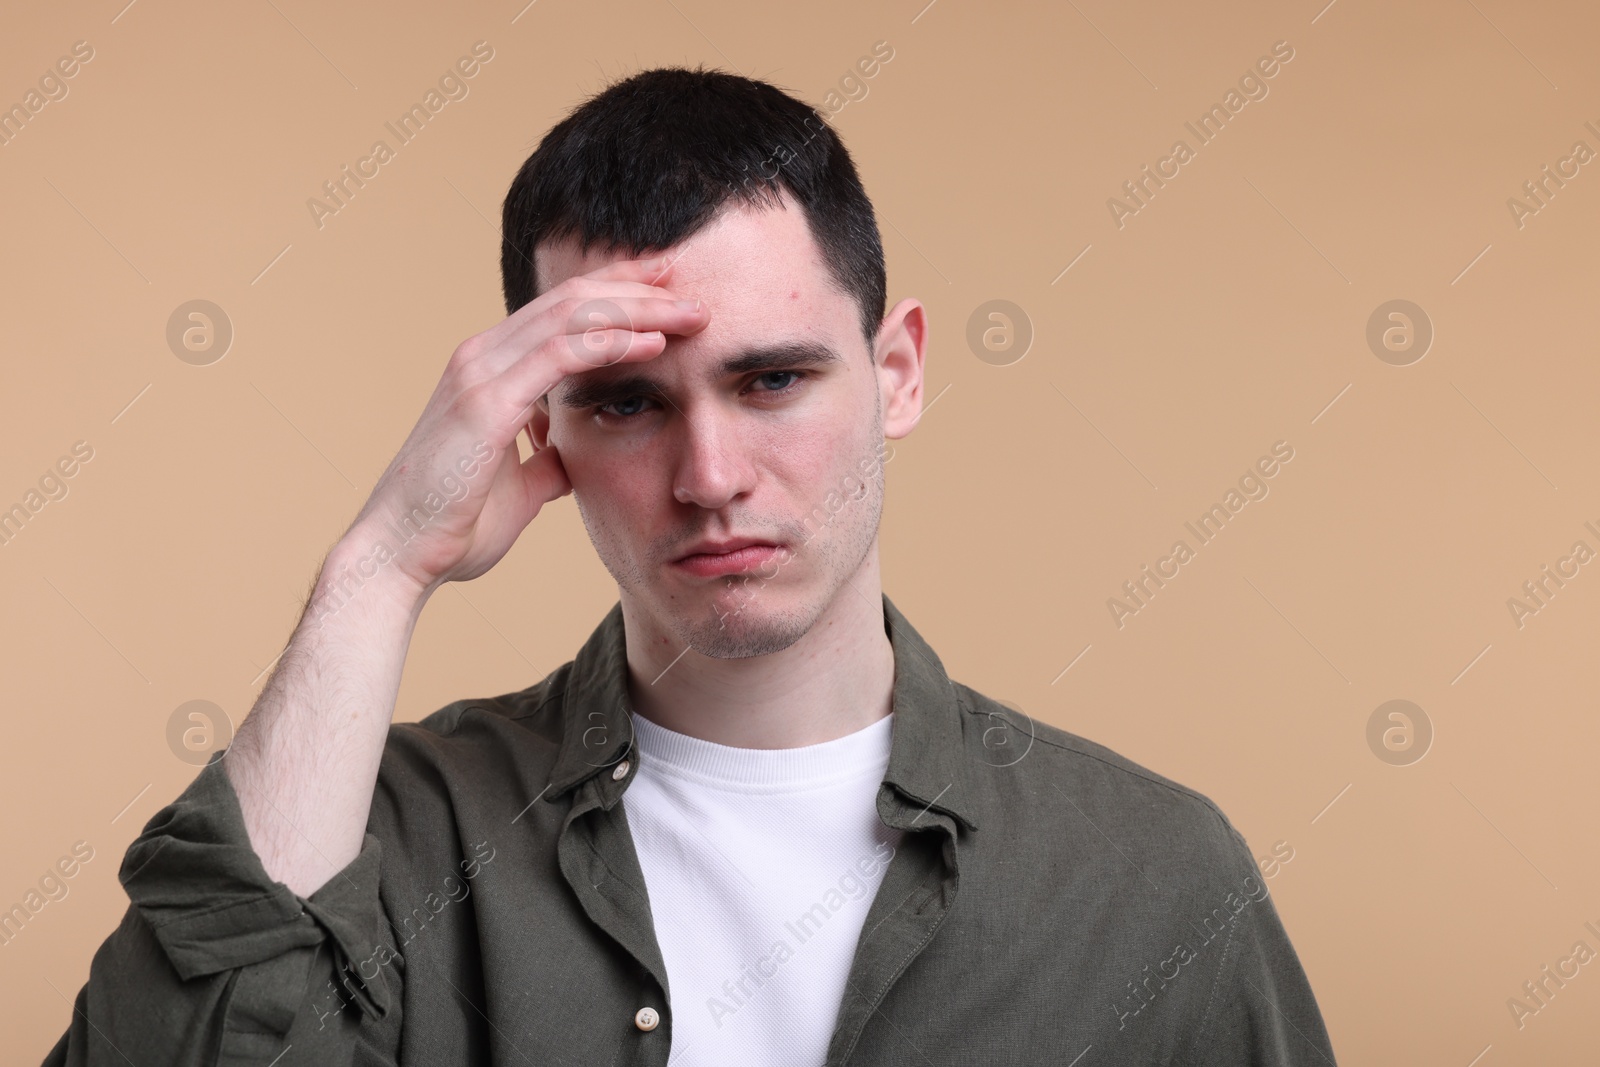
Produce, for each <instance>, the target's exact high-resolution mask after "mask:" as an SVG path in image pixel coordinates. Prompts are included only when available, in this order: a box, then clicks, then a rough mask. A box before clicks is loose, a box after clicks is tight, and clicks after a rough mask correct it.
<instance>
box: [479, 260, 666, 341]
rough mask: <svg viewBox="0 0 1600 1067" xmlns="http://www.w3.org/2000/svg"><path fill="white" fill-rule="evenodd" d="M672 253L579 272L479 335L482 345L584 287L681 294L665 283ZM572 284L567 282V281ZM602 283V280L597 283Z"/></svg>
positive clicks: (590, 292) (601, 291)
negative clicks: (580, 273) (583, 272)
mask: <svg viewBox="0 0 1600 1067" xmlns="http://www.w3.org/2000/svg"><path fill="white" fill-rule="evenodd" d="M675 262H676V257H673V256H649V257H644V258H641V259H619V260H616V261H614V262H611V263H607V264H606V265H604V266H602V267H598V268H596V269H595V270H593V271H590V272H589V273H588V274H582V275H578V276H576V277H575V278H572V279H568V280H567V281H566V282H562V283H561V284H559V285H554V286H551V287H550V288H548V289H546V290H545V291H544V292H543V293H540V294H539V295H538V296H536V297H534V298H533V299H532V300H530V301H528V302H527V303H526V304H523V305H522V306H521V307H519V308H518V309H517V310H515V311H513V312H512V313H511V314H509V315H507V316H506V317H505V318H503V319H501V320H500V321H499V322H497V323H495V324H494V325H493V326H491V327H489V328H488V329H487V330H484V331H483V332H482V333H481V334H479V335H478V337H479V339H480V340H481V341H482V342H483V347H484V348H485V349H488V350H492V349H494V348H495V347H497V346H499V345H500V344H501V343H502V342H503V341H504V340H505V338H506V337H508V336H509V335H511V334H513V333H516V332H517V331H518V330H520V329H522V328H523V327H524V326H526V325H527V324H528V323H530V322H532V321H534V320H536V319H538V318H539V317H540V316H542V315H543V314H544V312H545V311H546V310H547V309H549V308H550V306H551V305H552V304H556V303H559V302H560V301H562V300H565V299H568V298H570V297H572V296H574V295H578V294H577V293H576V292H575V291H576V290H582V296H581V298H582V299H594V298H601V297H603V296H609V295H611V294H612V293H615V295H617V296H637V297H663V296H664V297H667V298H670V299H677V298H678V297H680V296H681V295H682V294H680V293H677V292H674V291H673V290H671V289H668V288H667V287H666V284H665V283H666V281H667V280H668V279H670V277H671V275H672V265H673V263H675ZM569 282H570V283H573V284H568V283H569ZM596 283H600V284H596Z"/></svg>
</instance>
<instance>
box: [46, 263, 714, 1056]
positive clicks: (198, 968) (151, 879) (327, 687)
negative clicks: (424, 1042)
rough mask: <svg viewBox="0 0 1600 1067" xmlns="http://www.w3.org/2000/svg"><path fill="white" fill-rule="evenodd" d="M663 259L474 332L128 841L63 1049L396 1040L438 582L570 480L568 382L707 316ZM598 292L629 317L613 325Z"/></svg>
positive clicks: (484, 556)
mask: <svg viewBox="0 0 1600 1067" xmlns="http://www.w3.org/2000/svg"><path fill="white" fill-rule="evenodd" d="M665 273H666V270H665V267H664V265H663V263H662V262H661V261H658V260H619V261H615V262H612V263H609V264H607V265H605V266H603V267H601V268H599V269H598V270H595V271H592V272H590V273H589V274H586V275H580V276H577V277H574V278H570V279H568V280H566V281H564V282H562V283H561V284H560V285H557V286H555V287H554V288H553V289H551V290H550V291H548V292H547V293H545V294H543V295H542V296H540V297H539V298H537V299H535V300H534V301H532V302H531V303H529V304H527V305H525V306H524V307H522V308H519V309H518V310H517V311H516V312H514V313H512V314H511V315H510V316H508V317H507V318H506V319H504V320H503V321H501V322H500V323H498V324H496V325H495V326H494V327H492V328H490V329H489V330H486V331H484V332H483V333H481V334H477V335H475V336H473V337H471V338H468V339H467V340H466V341H464V342H462V343H461V345H459V346H458V347H457V349H456V351H455V352H454V353H453V354H452V356H451V358H450V361H449V363H448V365H447V366H446V368H445V371H444V375H443V377H442V378H441V379H440V382H439V384H438V386H437V387H436V388H435V390H434V393H433V395H432V396H431V397H430V398H429V400H428V404H427V406H426V407H425V408H424V410H423V412H422V415H421V417H420V418H419V419H418V421H417V424H416V426H415V427H414V428H413V429H412V431H411V434H410V435H409V436H408V437H407V439H406V441H405V443H404V444H403V445H402V446H401V448H400V450H399V452H398V454H397V455H396V456H395V458H394V460H393V461H392V462H391V463H390V464H389V467H388V468H387V469H386V470H385V471H384V473H383V474H382V475H381V476H380V477H379V479H378V483H377V486H376V487H375V488H374V490H373V493H372V496H371V497H370V498H369V499H368V501H367V503H366V505H365V506H364V507H363V508H362V510H361V512H360V513H359V514H358V515H357V516H356V519H355V521H354V522H353V523H352V525H351V527H350V529H349V531H347V532H346V534H345V536H344V537H342V538H341V539H340V541H339V543H338V544H337V545H335V547H334V549H333V551H331V552H330V553H329V555H328V559H327V560H326V565H325V566H324V568H323V570H322V573H321V574H320V575H319V576H318V579H317V582H316V584H315V586H314V587H313V591H312V595H311V597H310V598H309V599H308V601H307V605H306V610H305V612H304V614H303V615H302V617H301V619H300V622H299V624H298V625H297V626H296V629H295V632H294V635H293V637H292V638H291V639H290V641H289V644H288V646H287V647H286V648H285V649H284V652H283V655H282V657H281V658H280V661H279V663H278V665H277V668H276V669H275V670H274V672H273V675H272V677H271V678H270V679H269V680H268V682H267V685H266V686H265V688H264V689H263V690H262V693H261V696H260V697H259V699H258V700H257V701H256V704H255V707H254V708H252V709H251V712H250V714H249V716H247V717H246V719H245V721H244V723H243V724H242V725H241V726H240V728H239V732H238V735H237V736H236V737H235V739H234V742H233V744H232V746H231V747H230V748H229V749H228V751H227V752H226V754H225V756H224V758H222V759H216V760H213V761H212V762H211V763H210V764H208V765H207V766H206V768H205V769H204V770H203V771H202V772H201V773H200V775H199V776H198V777H197V778H196V779H195V781H194V782H193V783H192V784H191V785H190V786H189V788H188V789H186V790H185V791H184V793H183V794H182V795H181V796H179V798H178V799H177V800H176V801H175V802H174V803H173V804H171V805H169V806H168V807H167V808H165V809H163V810H162V811H161V812H159V813H157V815H156V816H155V817H154V818H152V819H151V820H150V822H149V823H148V824H147V825H146V826H145V828H144V831H143V833H142V834H141V835H140V837H139V838H138V839H137V840H135V841H134V843H133V844H132V845H131V846H129V849H128V852H127V855H126V858H125V860H124V862H123V865H122V870H121V873H120V877H121V880H122V884H123V886H124V888H125V889H126V890H127V892H128V896H129V900H130V906H129V909H128V912H127V914H126V915H125V917H124V919H123V922H122V925H121V926H119V927H118V928H117V930H116V931H115V932H113V933H112V935H111V936H110V937H109V938H107V940H106V941H105V943H104V944H102V945H101V947H100V949H99V951H98V952H97V953H96V955H95V957H94V961H93V963H92V965H91V967H90V972H89V981H88V984H87V985H86V986H85V987H84V989H83V991H82V992H80V993H79V995H78V998H77V1002H76V1004H75V1005H74V1010H73V1015H72V1022H71V1025H70V1028H69V1029H68V1031H67V1033H66V1034H65V1035H64V1036H63V1037H62V1039H61V1041H60V1042H59V1043H58V1044H57V1045H56V1047H55V1048H54V1049H53V1050H52V1051H51V1053H50V1055H49V1058H48V1059H47V1060H46V1064H47V1067H48V1065H62V1067H65V1065H74V1067H84V1065H89V1064H95V1065H99V1064H124V1063H128V1062H130V1060H131V1062H133V1063H136V1064H144V1063H160V1064H162V1065H163V1067H186V1065H191V1064H193V1065H198V1064H212V1063H229V1064H232V1063H257V1062H259V1063H261V1064H263V1065H266V1064H271V1063H274V1061H275V1060H276V1058H277V1057H278V1056H280V1055H282V1056H283V1058H282V1059H281V1060H277V1065H276V1067H291V1065H293V1064H295V1063H315V1064H318V1065H325V1064H341V1063H344V1064H347V1063H349V1062H350V1061H351V1058H352V1056H353V1055H354V1052H355V1049H356V1047H357V1041H358V1036H363V1037H366V1038H372V1037H373V1036H374V1029H373V1028H368V1029H367V1030H364V1031H363V1032H362V1034H361V1035H358V1033H357V1030H358V1027H359V1026H360V1025H361V1024H362V1023H363V1021H364V1020H366V1019H371V1020H382V1021H383V1025H382V1027H381V1028H378V1029H377V1030H376V1037H377V1039H378V1040H379V1041H380V1042H384V1044H383V1045H382V1046H381V1047H377V1048H373V1047H371V1046H370V1045H369V1051H371V1052H373V1053H374V1054H375V1055H379V1056H384V1055H390V1056H392V1052H389V1051H387V1050H390V1049H392V1048H393V1047H394V1044H393V1042H395V1041H397V1040H398V1038H397V1035H398V1022H397V1013H398V1009H399V1003H400V1000H399V995H398V994H399V983H400V978H399V972H400V970H401V968H400V967H399V966H398V965H396V966H388V965H385V964H386V963H387V961H388V959H389V956H388V949H389V948H390V947H391V946H392V945H393V941H392V939H391V937H390V933H389V930H388V929H387V924H386V923H385V922H384V917H383V911H382V904H381V901H380V898H379V892H378V884H379V881H378V876H379V859H380V851H381V843H380V842H379V841H378V839H377V838H376V837H373V836H371V835H370V834H367V833H366V826H367V822H368V818H369V815H370V812H371V807H372V796H373V790H374V787H375V784H376V781H377V774H378V766H379V762H380V760H381V757H382V755H383V750H384V744H385V741H386V738H387V736H388V731H389V726H390V721H391V719H392V717H393V714H394V706H395V698H396V694H397V692H398V690H399V685H400V677H401V672H402V670H403V669H404V664H405V657H406V651H407V648H408V646H409V644H410V639H411V634H412V631H413V629H414V628H415V625H416V621H417V619H418V617H419V616H420V614H421V611H422V607H423V605H424V604H425V603H426V601H427V599H428V597H429V596H431V595H432V593H433V591H434V590H435V589H437V588H438V587H439V586H440V585H442V584H444V583H445V582H447V581H467V580H470V579H472V578H476V577H478V576H479V575H481V574H483V573H485V572H486V571H488V570H489V569H490V568H491V567H493V566H494V565H495V563H497V562H499V560H500V559H501V558H502V557H503V556H504V555H505V553H506V552H507V551H508V550H509V549H510V547H511V545H512V544H513V543H514V542H515V541H516V539H517V537H518V536H519V534H520V533H521V532H522V530H523V529H524V528H526V527H527V525H528V523H529V522H531V521H532V520H533V518H534V517H535V516H536V515H537V514H538V513H539V510H540V509H541V508H542V507H543V506H544V505H545V504H546V503H548V502H549V501H551V500H554V499H556V498H557V497H559V496H562V495H564V494H565V493H567V492H570V491H571V488H572V486H571V483H570V482H569V481H568V480H567V477H566V472H565V470H564V468H563V467H562V465H561V461H560V457H559V455H558V454H557V452H556V449H555V448H554V447H550V446H544V447H541V445H543V444H544V439H545V431H546V429H547V427H548V420H549V412H548V408H547V406H545V404H544V403H541V399H542V398H543V397H544V395H545V394H546V393H547V392H548V391H549V389H550V388H551V387H552V386H554V385H555V384H556V383H557V382H559V381H561V380H562V379H563V378H565V377H567V376H568V375H570V374H581V373H584V372H585V371H591V370H594V369H596V368H597V367H600V366H605V365H608V364H611V363H616V362H622V361H640V360H645V359H651V358H654V357H655V356H656V355H659V354H660V352H661V351H662V349H663V348H664V347H665V337H664V334H666V333H689V332H693V331H694V330H697V329H699V328H701V327H702V326H703V325H704V323H705V321H706V316H705V313H704V312H703V311H701V310H699V309H685V308H682V307H679V306H678V304H677V302H676V299H675V297H676V294H675V293H673V292H672V291H670V290H668V289H665V288H664V287H658V286H657V285H656V284H655V283H656V282H657V281H659V280H660V278H661V277H662V276H663V275H664V274H665ZM594 302H600V303H601V305H602V306H604V307H607V308H619V309H621V310H622V311H623V313H624V315H625V316H626V320H625V321H623V322H619V323H615V324H614V327H615V328H612V329H599V328H597V327H596V326H595V323H594V322H592V321H591V320H590V318H589V317H587V316H585V315H584V314H583V312H584V310H585V308H586V307H593V306H595V303H594ZM530 417H531V421H530ZM525 427H526V428H527V429H528V431H529V437H530V440H531V441H532V442H533V443H534V447H535V451H534V454H533V455H532V456H530V457H529V458H528V459H527V461H525V462H523V461H521V460H520V459H519V457H518V453H517V448H516V438H517V436H518V434H519V433H520V432H521V431H522V430H523V429H524V428H525Z"/></svg>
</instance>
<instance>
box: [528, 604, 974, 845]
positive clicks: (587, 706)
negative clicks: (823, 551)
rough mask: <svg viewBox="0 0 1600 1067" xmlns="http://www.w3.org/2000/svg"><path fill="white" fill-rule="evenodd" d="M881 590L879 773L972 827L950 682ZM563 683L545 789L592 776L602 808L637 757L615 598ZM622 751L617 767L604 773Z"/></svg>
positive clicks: (561, 790)
mask: <svg viewBox="0 0 1600 1067" xmlns="http://www.w3.org/2000/svg"><path fill="white" fill-rule="evenodd" d="M882 596H883V616H884V630H885V632H886V633H887V634H888V635H889V643H890V645H891V647H892V648H893V650H894V698H893V711H894V726H893V727H892V728H891V740H890V744H889V766H888V769H887V770H886V771H885V772H884V776H883V780H884V782H885V783H886V784H888V785H890V786H892V787H894V788H895V789H896V790H898V791H899V792H900V793H901V794H903V795H904V796H905V798H906V799H907V800H908V801H913V802H915V803H916V804H917V805H919V806H925V807H923V810H927V809H930V808H931V809H934V810H937V811H942V812H945V813H946V814H948V815H950V816H952V817H953V818H955V819H957V820H959V821H960V822H961V823H962V824H964V825H965V826H966V827H967V828H968V829H969V830H976V829H977V828H978V824H977V823H976V822H975V821H974V815H975V810H974V797H973V794H972V788H971V784H970V782H969V781H968V776H967V760H966V758H965V751H966V750H965V747H964V743H963V735H962V726H963V717H962V711H961V703H960V701H959V699H958V698H957V696H956V691H955V686H954V684H953V683H952V682H951V681H950V678H949V676H948V675H947V674H946V673H945V670H944V664H943V663H942V662H940V660H939V657H938V655H937V654H935V653H934V651H933V649H932V648H930V647H929V646H928V643H927V642H926V641H924V640H923V639H922V635H921V634H919V633H917V631H916V629H915V628H914V627H913V626H912V625H911V623H910V622H908V621H907V620H906V617H905V616H904V615H902V614H901V613H900V610H899V609H898V608H896V607H895V606H894V603H893V601H891V600H890V599H889V597H888V595H887V594H882ZM564 685H565V692H564V696H563V700H562V708H563V714H564V717H565V722H564V728H563V730H562V735H561V748H560V751H559V752H558V753H557V755H556V764H555V769H554V771H553V772H552V773H551V776H550V784H549V786H548V787H546V789H545V793H544V796H545V798H546V799H547V800H555V799H556V798H558V797H560V796H562V795H564V794H565V793H567V792H568V791H569V790H572V789H574V788H576V787H577V786H579V785H581V784H582V783H583V782H585V781H588V780H589V779H591V778H595V780H596V784H597V788H598V790H599V792H600V797H599V800H600V806H601V807H603V808H606V809H608V810H609V809H610V808H611V806H612V805H613V804H615V803H616V801H617V800H618V799H619V798H620V797H621V796H622V792H623V790H625V789H626V788H627V784H628V782H629V781H631V780H632V778H633V774H634V766H635V764H636V763H637V758H636V757H637V747H636V746H635V744H634V740H633V719H632V704H631V703H630V702H629V700H628V655H627V644H626V641H625V638H624V628H623V620H622V604H621V602H618V603H616V604H614V605H612V608H611V610H610V611H609V612H608V613H607V614H606V617H605V618H604V619H602V620H601V622H600V625H599V626H597V627H595V630H594V632H593V633H592V634H590V635H589V639H588V640H587V641H585V642H584V644H583V647H582V648H580V649H579V650H578V654H577V655H576V656H575V657H574V658H573V660H572V663H571V664H570V668H569V670H568V672H567V675H566V678H565V680H564ZM624 761H626V762H627V764H628V766H627V767H626V769H625V770H624V772H623V773H622V774H621V775H620V776H618V777H613V775H614V774H615V773H616V770H615V769H616V768H617V767H619V766H621V765H622V764H623V762H624ZM602 770H604V771H605V772H606V773H605V774H600V772H601V771H602ZM596 776H598V777H596Z"/></svg>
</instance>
